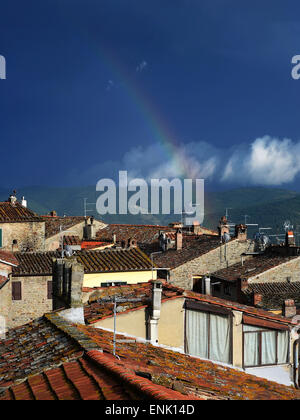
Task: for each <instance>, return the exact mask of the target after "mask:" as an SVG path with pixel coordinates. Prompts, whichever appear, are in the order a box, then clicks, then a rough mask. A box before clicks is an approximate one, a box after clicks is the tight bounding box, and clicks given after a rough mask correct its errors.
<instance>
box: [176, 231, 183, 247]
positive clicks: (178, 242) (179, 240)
mask: <svg viewBox="0 0 300 420" xmlns="http://www.w3.org/2000/svg"><path fill="white" fill-rule="evenodd" d="M180 249H182V231H181V230H180V229H179V230H177V232H176V250H177V251H179V250H180Z"/></svg>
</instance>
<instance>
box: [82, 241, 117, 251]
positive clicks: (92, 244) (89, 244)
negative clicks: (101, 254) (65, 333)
mask: <svg viewBox="0 0 300 420" xmlns="http://www.w3.org/2000/svg"><path fill="white" fill-rule="evenodd" d="M108 245H113V242H111V243H110V242H103V241H95V240H89V241H82V242H81V249H86V250H88V249H93V248H99V247H105V246H108Z"/></svg>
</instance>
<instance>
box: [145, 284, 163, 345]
mask: <svg viewBox="0 0 300 420" xmlns="http://www.w3.org/2000/svg"><path fill="white" fill-rule="evenodd" d="M150 283H151V284H152V302H151V312H150V316H149V318H148V339H149V340H150V341H151V343H152V344H156V343H158V321H159V319H160V311H161V295H162V282H161V281H160V280H151V282H150Z"/></svg>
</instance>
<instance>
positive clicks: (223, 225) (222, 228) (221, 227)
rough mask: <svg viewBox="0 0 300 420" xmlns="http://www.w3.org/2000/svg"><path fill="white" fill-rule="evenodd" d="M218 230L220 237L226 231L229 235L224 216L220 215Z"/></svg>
mask: <svg viewBox="0 0 300 420" xmlns="http://www.w3.org/2000/svg"><path fill="white" fill-rule="evenodd" d="M218 231H219V235H220V236H221V237H223V236H224V235H225V233H228V235H229V225H228V221H227V217H226V216H222V217H221V219H220V221H219V226H218Z"/></svg>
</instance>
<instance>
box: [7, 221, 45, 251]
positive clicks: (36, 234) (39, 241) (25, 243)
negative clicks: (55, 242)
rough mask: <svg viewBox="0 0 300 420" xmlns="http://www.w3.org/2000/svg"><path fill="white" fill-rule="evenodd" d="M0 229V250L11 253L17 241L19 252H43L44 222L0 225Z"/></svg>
mask: <svg viewBox="0 0 300 420" xmlns="http://www.w3.org/2000/svg"><path fill="white" fill-rule="evenodd" d="M0 229H2V249H3V250H6V251H12V249H13V248H12V245H13V241H14V240H17V243H18V248H19V251H26V250H32V251H44V249H45V222H24V223H22V222H15V223H0Z"/></svg>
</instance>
